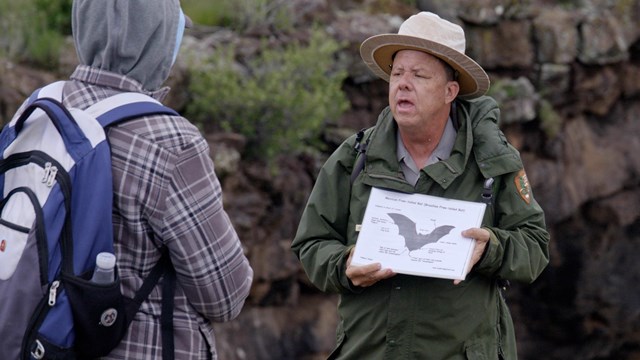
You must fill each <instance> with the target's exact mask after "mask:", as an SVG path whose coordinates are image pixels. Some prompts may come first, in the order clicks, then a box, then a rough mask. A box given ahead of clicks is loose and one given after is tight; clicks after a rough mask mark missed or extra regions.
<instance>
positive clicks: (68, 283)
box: [62, 272, 129, 358]
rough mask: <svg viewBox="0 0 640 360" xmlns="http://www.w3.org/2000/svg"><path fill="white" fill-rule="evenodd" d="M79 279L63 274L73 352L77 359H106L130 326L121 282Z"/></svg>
mask: <svg viewBox="0 0 640 360" xmlns="http://www.w3.org/2000/svg"><path fill="white" fill-rule="evenodd" d="M90 276H91V273H90V272H89V273H87V274H83V275H82V276H73V275H69V274H64V273H63V274H62V280H63V283H64V287H65V290H66V292H67V296H68V297H69V302H70V303H71V309H72V312H73V322H74V327H75V333H76V346H75V347H76V352H77V355H78V356H79V357H80V358H95V357H100V356H105V355H107V354H109V352H111V350H112V349H113V348H115V347H116V346H117V345H118V344H119V343H120V341H121V340H122V338H123V337H124V335H125V334H126V332H127V328H128V327H129V321H127V319H126V309H125V300H124V296H123V295H122V293H121V292H120V280H119V279H116V281H114V282H113V283H111V284H96V283H93V282H91V281H89V280H88V279H89V278H90Z"/></svg>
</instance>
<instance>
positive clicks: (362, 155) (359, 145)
mask: <svg viewBox="0 0 640 360" xmlns="http://www.w3.org/2000/svg"><path fill="white" fill-rule="evenodd" d="M364 133H365V129H362V130H360V131H358V134H357V135H356V145H355V150H356V163H355V165H354V166H353V170H351V184H352V185H353V182H354V181H355V180H356V178H357V177H358V175H360V173H361V172H362V169H364V163H365V162H366V160H367V147H368V146H369V139H368V138H367V141H365V142H364V143H363V142H362V139H363V138H364Z"/></svg>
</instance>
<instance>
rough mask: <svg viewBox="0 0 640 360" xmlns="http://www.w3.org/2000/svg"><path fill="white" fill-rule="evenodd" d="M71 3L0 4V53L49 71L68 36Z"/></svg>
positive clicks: (25, 1)
mask: <svg viewBox="0 0 640 360" xmlns="http://www.w3.org/2000/svg"><path fill="white" fill-rule="evenodd" d="M71 3H72V0H22V1H0V53H1V54H3V55H5V56H8V57H9V58H12V59H14V60H16V61H20V62H26V63H29V64H33V65H36V66H40V67H44V68H48V69H52V68H55V67H56V66H57V64H58V57H59V51H60V49H61V45H62V43H63V41H64V36H65V35H68V34H70V33H71Z"/></svg>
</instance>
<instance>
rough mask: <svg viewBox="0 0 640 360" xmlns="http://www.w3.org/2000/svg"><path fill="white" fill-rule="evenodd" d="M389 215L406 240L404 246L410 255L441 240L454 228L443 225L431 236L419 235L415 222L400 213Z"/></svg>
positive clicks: (431, 233) (430, 234)
mask: <svg viewBox="0 0 640 360" xmlns="http://www.w3.org/2000/svg"><path fill="white" fill-rule="evenodd" d="M388 215H389V217H390V218H391V219H392V220H393V223H394V224H396V225H397V226H398V234H400V236H402V237H403V238H404V244H405V246H406V247H407V249H409V254H411V252H412V251H414V250H418V249H420V248H422V247H423V246H425V245H427V244H430V243H434V242H436V241H438V240H440V238H442V237H443V236H445V235H447V234H449V232H451V229H453V228H454V227H453V226H451V225H442V226H438V227H436V228H435V229H434V230H433V231H432V232H430V233H429V234H419V233H418V230H417V228H416V223H415V222H414V221H413V220H411V219H409V218H408V217H406V216H404V215H402V214H398V213H389V214H388Z"/></svg>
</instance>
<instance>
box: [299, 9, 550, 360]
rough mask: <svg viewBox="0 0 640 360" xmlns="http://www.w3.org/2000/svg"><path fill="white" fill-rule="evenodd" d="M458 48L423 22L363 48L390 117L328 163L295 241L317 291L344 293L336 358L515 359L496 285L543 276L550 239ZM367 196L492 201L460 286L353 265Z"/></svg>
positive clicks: (481, 87)
mask: <svg viewBox="0 0 640 360" xmlns="http://www.w3.org/2000/svg"><path fill="white" fill-rule="evenodd" d="M464 51H465V37H464V32H463V30H462V28H461V27H459V26H458V25H455V24H453V23H451V22H448V21H446V20H444V19H441V18H440V17H438V16H437V15H435V14H432V13H427V12H422V13H419V14H417V15H414V16H412V17H410V18H409V19H407V20H406V21H405V22H404V23H403V24H402V26H401V27H400V29H399V31H398V34H383V35H377V36H373V37H371V38H369V39H367V40H365V41H364V42H363V44H362V46H361V49H360V53H361V56H362V58H363V59H364V61H365V63H366V64H367V66H369V68H370V69H371V70H372V71H373V72H374V73H375V74H376V75H378V76H379V77H381V78H383V79H384V80H386V81H388V82H389V107H387V108H386V109H384V110H383V111H382V113H381V114H380V115H379V117H378V122H377V124H376V125H375V126H374V127H372V128H370V129H368V130H367V131H365V132H364V133H363V134H360V135H358V136H356V135H354V136H353V137H351V138H349V139H347V140H346V141H345V142H344V143H343V144H342V145H341V146H340V147H339V148H338V149H337V150H336V151H335V152H334V153H333V154H332V155H331V157H330V158H329V159H328V160H327V162H326V164H325V165H324V166H323V168H322V170H321V171H320V174H319V175H318V178H317V181H316V184H315V187H314V189H313V191H312V193H311V195H310V198H309V201H308V204H307V207H306V209H305V211H304V213H303V215H302V219H301V221H300V225H299V228H298V232H297V234H296V237H295V239H294V241H293V243H292V249H293V251H294V252H295V254H296V255H297V256H298V257H299V259H300V260H301V262H302V265H303V267H304V269H305V271H306V273H307V275H308V276H309V278H310V280H311V281H312V282H313V284H314V285H316V286H317V287H318V288H319V289H321V290H322V291H326V292H335V293H339V294H340V304H339V306H338V311H339V315H340V323H339V328H338V330H337V346H336V348H335V350H334V352H333V353H332V354H331V356H330V359H358V360H360V359H366V360H372V359H389V360H398V359H434V360H458V359H459V360H463V359H491V360H494V359H508V360H513V359H516V358H517V352H516V343H515V335H514V329H513V322H512V319H511V316H510V314H509V310H508V309H507V307H506V304H505V302H504V300H503V298H502V296H501V294H500V286H499V285H500V284H501V283H502V282H503V281H508V280H513V281H523V282H532V281H534V280H535V279H536V278H537V277H538V276H539V275H540V273H541V272H542V270H543V269H544V268H545V267H546V265H547V264H548V261H549V253H548V244H549V233H548V232H547V230H546V225H545V221H544V214H543V211H542V209H541V208H540V206H539V205H538V203H537V202H536V201H535V199H534V198H533V193H532V191H531V188H530V186H529V182H528V181H527V176H526V173H525V171H524V167H523V164H522V161H521V159H520V155H519V153H518V151H517V150H516V149H514V148H513V147H512V146H511V145H510V144H509V143H508V142H507V140H506V138H505V137H504V135H503V133H502V132H501V131H500V129H499V127H498V120H499V116H500V111H499V109H498V105H497V104H496V102H495V101H494V100H493V99H492V98H490V97H487V96H483V95H484V93H485V92H486V91H487V89H488V88H489V78H488V76H487V75H486V73H485V71H484V70H483V69H482V68H481V67H480V66H479V65H478V64H477V63H476V62H475V61H473V60H472V59H471V58H469V57H468V56H466V55H465V54H464ZM352 175H353V179H352ZM372 187H377V188H382V189H385V190H392V191H397V192H402V193H409V194H412V193H417V194H427V195H433V196H439V197H443V198H450V199H457V200H466V201H476V202H479V201H482V199H483V192H484V195H485V196H488V195H489V196H491V197H492V200H491V202H490V205H489V206H488V207H487V211H486V212H485V216H484V219H483V221H482V226H481V227H480V228H471V229H467V230H465V231H463V232H462V235H463V236H464V237H468V238H471V239H474V241H475V248H474V253H473V254H472V257H471V263H470V266H469V268H470V272H469V273H468V274H467V276H466V278H465V280H464V281H459V280H456V281H452V280H448V279H439V278H431V277H420V276H411V275H404V274H396V273H394V271H392V270H391V269H387V268H383V267H381V265H380V264H379V263H373V264H369V265H364V266H352V265H351V257H352V254H353V248H354V245H355V243H356V240H357V238H358V230H359V225H360V224H361V223H362V219H363V216H364V211H365V207H366V205H367V201H368V199H369V194H370V191H371V189H372Z"/></svg>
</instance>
